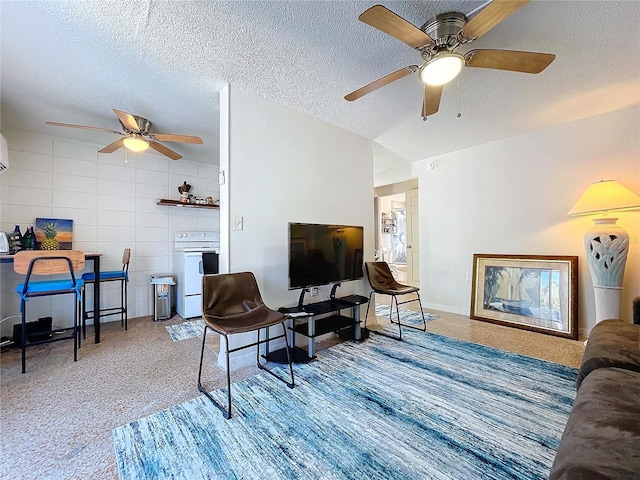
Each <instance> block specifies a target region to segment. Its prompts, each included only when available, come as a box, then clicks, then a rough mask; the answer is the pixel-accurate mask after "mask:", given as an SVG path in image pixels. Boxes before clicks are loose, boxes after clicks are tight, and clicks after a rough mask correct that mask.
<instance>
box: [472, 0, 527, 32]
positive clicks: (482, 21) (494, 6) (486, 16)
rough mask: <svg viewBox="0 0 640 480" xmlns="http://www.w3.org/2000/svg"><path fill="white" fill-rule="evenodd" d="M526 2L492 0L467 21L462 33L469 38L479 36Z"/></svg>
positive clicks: (520, 0)
mask: <svg viewBox="0 0 640 480" xmlns="http://www.w3.org/2000/svg"><path fill="white" fill-rule="evenodd" d="M527 3H529V0H493V2H491V3H490V4H489V5H487V6H486V7H484V8H483V9H482V10H480V11H479V12H478V14H477V15H476V16H475V17H473V18H472V19H471V20H469V22H467V24H466V25H465V26H464V28H463V33H464V34H465V36H467V37H469V38H474V37H475V38H477V37H480V36H482V35H484V34H485V33H487V32H488V31H489V30H491V29H492V28H493V27H495V26H496V25H498V24H499V23H500V22H502V21H503V20H504V19H506V18H507V17H508V16H509V15H511V14H512V13H514V12H515V11H516V10H519V9H520V8H522V7H524V6H525V5H526V4H527Z"/></svg>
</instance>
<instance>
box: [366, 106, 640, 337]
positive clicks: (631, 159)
mask: <svg viewBox="0 0 640 480" xmlns="http://www.w3.org/2000/svg"><path fill="white" fill-rule="evenodd" d="M461 134H464V132H461ZM428 163H434V164H435V168H434V169H433V171H428V170H427V168H426V166H427V164H428ZM412 168H413V171H412V176H416V177H417V178H418V180H419V185H420V252H421V291H422V295H423V298H424V299H425V302H426V303H427V305H429V306H431V308H439V309H441V310H444V311H451V312H455V313H461V314H466V315H468V314H469V310H470V296H471V283H470V281H467V279H466V275H467V273H468V272H471V270H472V259H473V254H474V253H504V254H540V255H578V256H579V257H580V259H579V274H580V280H579V317H580V323H579V326H580V331H581V332H582V333H587V332H588V331H589V330H590V329H591V328H592V327H593V325H594V324H595V306H594V299H593V289H592V287H591V285H592V284H591V278H590V274H589V268H588V264H587V261H586V258H585V255H584V247H583V237H584V233H585V232H586V230H587V229H589V228H590V227H591V225H592V224H593V222H592V220H591V219H590V218H589V217H567V216H566V213H567V212H568V211H569V209H570V208H571V207H572V205H573V204H574V202H575V201H576V200H577V199H578V197H579V196H580V195H581V194H582V193H583V192H584V190H585V189H586V188H587V186H588V185H589V184H591V183H593V182H596V181H599V180H603V179H615V180H618V181H619V182H620V183H622V184H623V185H625V186H626V187H627V188H629V189H631V190H632V191H634V192H636V193H638V194H640V107H638V106H634V107H630V108H626V109H624V110H620V111H616V112H612V113H607V114H603V115H599V116H596V117H592V118H589V119H584V120H579V121H576V122H572V123H568V124H564V125H560V126H556V127H553V128H548V129H543V130H539V131H535V132H530V133H527V134H523V135H519V136H516V137H512V138H508V139H505V140H501V141H496V142H492V143H488V144H485V145H480V146H478V147H475V148H470V149H466V150H462V151H458V152H454V153H451V154H447V155H442V156H440V157H434V158H429V159H425V160H422V161H420V162H416V163H414V164H413V165H412ZM388 173H391V172H388ZM388 179H391V181H397V180H396V177H395V176H393V175H389V176H387V178H385V176H382V175H381V176H380V177H377V178H376V184H381V183H384V182H385V181H387V180H388ZM389 183H391V182H390V181H389ZM616 216H619V221H618V224H619V225H620V226H622V227H623V228H625V229H626V230H627V231H628V232H629V235H630V252H629V257H628V261H627V268H626V273H625V278H624V285H623V292H622V312H621V315H622V317H623V319H624V320H626V321H631V318H632V307H631V300H632V299H633V298H634V297H635V296H637V295H640V238H639V237H640V212H628V213H621V214H619V215H616Z"/></svg>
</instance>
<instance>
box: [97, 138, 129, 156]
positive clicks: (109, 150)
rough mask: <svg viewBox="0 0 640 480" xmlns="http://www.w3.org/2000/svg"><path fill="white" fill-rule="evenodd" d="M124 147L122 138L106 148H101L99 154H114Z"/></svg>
mask: <svg viewBox="0 0 640 480" xmlns="http://www.w3.org/2000/svg"><path fill="white" fill-rule="evenodd" d="M123 145H124V138H121V139H120V140H116V141H115V142H112V143H110V144H109V145H107V146H106V147H104V148H101V149H100V150H98V152H100V153H113V152H115V151H116V150H118V149H119V148H120V147H122V146H123Z"/></svg>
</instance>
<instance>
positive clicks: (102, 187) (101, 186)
mask: <svg viewBox="0 0 640 480" xmlns="http://www.w3.org/2000/svg"><path fill="white" fill-rule="evenodd" d="M135 191H136V189H135V186H134V185H131V183H129V182H122V181H120V180H111V179H106V178H100V179H99V180H98V193H100V194H108V195H119V196H122V197H133V196H134V195H135Z"/></svg>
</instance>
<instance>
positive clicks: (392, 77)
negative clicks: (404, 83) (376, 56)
mask: <svg viewBox="0 0 640 480" xmlns="http://www.w3.org/2000/svg"><path fill="white" fill-rule="evenodd" d="M417 69H418V66H417V65H409V66H408V67H404V68H401V69H400V70H398V71H396V72H393V73H390V74H389V75H385V76H384V77H382V78H379V79H378V80H376V81H374V82H371V83H370V84H369V85H365V86H364V87H360V88H359V89H357V90H355V91H353V92H351V93H349V94H348V95H345V96H344V99H345V100H348V101H350V102H353V101H354V100H357V99H358V98H360V97H363V96H365V95H366V94H367V93H371V92H373V91H374V90H377V89H378V88H380V87H384V86H385V85H388V84H390V83H391V82H395V81H396V80H399V79H401V78H402V77H406V76H407V75H411V74H412V73H413V72H415V71H416V70H417Z"/></svg>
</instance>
